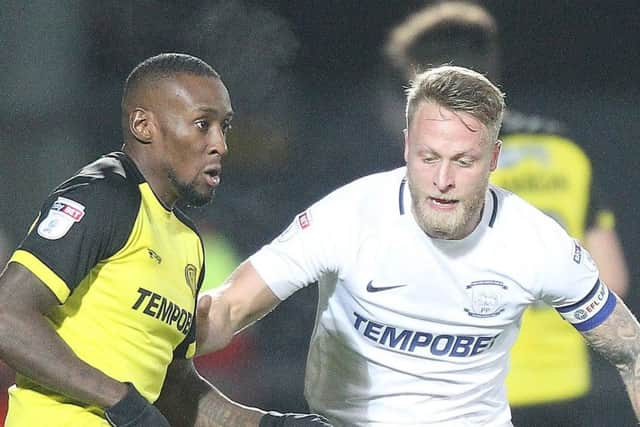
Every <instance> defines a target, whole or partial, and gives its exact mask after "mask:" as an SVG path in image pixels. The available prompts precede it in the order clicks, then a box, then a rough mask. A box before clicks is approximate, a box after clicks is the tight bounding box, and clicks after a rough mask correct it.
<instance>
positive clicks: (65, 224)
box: [38, 197, 85, 240]
mask: <svg viewBox="0 0 640 427" xmlns="http://www.w3.org/2000/svg"><path fill="white" fill-rule="evenodd" d="M84 209H85V208H84V205H82V204H80V203H78V202H76V201H73V200H71V199H67V198H66V197H58V199H57V200H56V201H55V202H54V203H53V204H52V205H51V208H50V209H49V213H48V214H47V217H46V218H45V219H43V220H42V222H41V223H40V225H39V226H38V235H40V236H41V237H43V238H45V239H48V240H57V239H59V238H61V237H63V236H64V235H65V234H67V233H68V232H69V230H70V229H71V227H72V226H73V224H75V223H76V222H80V220H81V219H82V218H83V217H84Z"/></svg>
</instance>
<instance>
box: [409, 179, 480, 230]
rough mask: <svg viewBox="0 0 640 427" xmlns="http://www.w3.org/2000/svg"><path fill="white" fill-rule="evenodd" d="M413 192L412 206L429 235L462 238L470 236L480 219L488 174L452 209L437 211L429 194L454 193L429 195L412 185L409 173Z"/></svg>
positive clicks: (416, 217) (449, 196) (444, 196)
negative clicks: (430, 201)
mask: <svg viewBox="0 0 640 427" xmlns="http://www.w3.org/2000/svg"><path fill="white" fill-rule="evenodd" d="M407 179H408V185H409V192H410V193H411V200H412V202H411V209H412V212H413V215H414V217H415V220H416V222H417V223H418V225H419V226H420V228H421V229H422V231H424V232H425V233H426V234H427V235H429V236H430V237H433V238H435V239H444V240H460V239H463V238H465V237H466V236H467V235H469V234H470V233H471V232H472V231H473V229H474V228H475V226H476V225H477V224H478V222H479V220H480V216H481V214H482V208H483V207H484V199H485V194H486V190H487V187H488V185H489V176H488V175H487V176H486V177H485V178H484V179H483V180H482V181H480V182H479V183H478V186H477V188H476V189H475V190H474V191H473V193H471V194H470V196H469V197H468V198H465V199H463V200H459V201H458V203H457V206H456V207H455V209H454V210H453V211H447V212H443V211H438V210H435V209H433V208H431V207H430V206H429V200H428V199H429V197H437V198H445V199H446V198H454V197H452V196H451V195H441V194H426V193H424V192H422V191H420V190H419V189H418V188H417V187H416V186H414V185H411V181H412V180H411V175H410V174H409V175H408V176H407Z"/></svg>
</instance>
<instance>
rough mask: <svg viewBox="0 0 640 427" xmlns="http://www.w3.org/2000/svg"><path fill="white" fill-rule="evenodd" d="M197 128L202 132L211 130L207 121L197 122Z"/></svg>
mask: <svg viewBox="0 0 640 427" xmlns="http://www.w3.org/2000/svg"><path fill="white" fill-rule="evenodd" d="M196 126H197V127H198V128H199V129H200V130H203V131H207V130H209V120H206V119H200V120H196Z"/></svg>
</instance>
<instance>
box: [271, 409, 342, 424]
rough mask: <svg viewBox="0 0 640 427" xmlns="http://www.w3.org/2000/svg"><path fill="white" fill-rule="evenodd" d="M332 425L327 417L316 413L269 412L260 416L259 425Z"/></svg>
mask: <svg viewBox="0 0 640 427" xmlns="http://www.w3.org/2000/svg"><path fill="white" fill-rule="evenodd" d="M313 426H321V427H332V426H331V424H330V423H329V420H327V419H326V418H325V417H323V416H320V415H315V414H281V413H279V412H273V411H272V412H267V413H266V414H264V415H263V417H262V418H260V424H259V427H313Z"/></svg>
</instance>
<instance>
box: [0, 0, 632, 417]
mask: <svg viewBox="0 0 640 427" xmlns="http://www.w3.org/2000/svg"><path fill="white" fill-rule="evenodd" d="M424 3H425V2H424V1H412V0H407V1H391V0H387V1H383V0H370V1H344V0H343V1H339V0H325V1H308V0H307V1H305V0H298V1H284V0H281V1H276V0H264V1H251V0H243V1H240V0H224V1H183V2H169V1H160V0H140V1H135V2H126V3H125V2H120V1H57V2H51V1H43V0H34V1H29V2H21V1H16V0H4V1H2V5H1V7H0V47H1V48H2V49H1V52H3V59H2V61H1V62H0V90H1V94H2V96H1V97H0V124H1V126H0V184H2V189H1V190H0V191H1V193H0V194H1V195H2V202H1V203H0V260H2V258H3V254H2V252H3V249H2V248H3V246H4V248H5V249H4V252H5V254H4V257H5V259H6V256H8V254H7V252H10V251H11V250H12V249H13V248H14V247H15V246H16V245H17V244H18V243H19V240H20V239H21V238H22V236H23V235H24V233H25V232H26V230H27V228H28V227H29V225H30V223H31V222H32V221H33V219H34V217H35V215H36V213H37V211H38V207H39V203H40V202H41V201H42V200H43V199H44V197H45V196H46V195H47V193H48V192H49V191H50V190H51V189H52V188H53V187H54V186H55V185H56V184H58V183H59V182H60V181H61V180H63V179H64V178H66V177H68V176H70V175H71V174H72V173H73V172H74V171H75V170H76V169H78V168H79V167H81V166H82V165H83V164H85V163H86V162H88V161H91V160H93V159H94V158H95V157H97V156H99V155H101V154H104V153H107V152H109V151H114V150H117V149H119V147H120V145H121V136H120V129H119V126H120V124H119V120H120V117H119V103H120V91H121V87H122V83H123V81H124V79H125V78H126V75H127V74H128V72H129V71H130V70H131V68H132V67H133V66H135V65H136V64H137V63H138V62H140V61H141V60H143V59H144V58H146V57H148V56H151V55H153V54H156V53H159V52H166V51H179V52H186V53H191V54H194V55H197V56H200V57H202V58H203V59H205V60H206V61H207V62H209V63H210V64H212V65H213V66H214V68H216V69H217V70H218V71H219V72H220V73H221V74H222V77H223V80H224V81H225V83H226V85H227V87H228V88H229V90H230V92H231V96H232V102H233V104H234V109H235V110H236V117H235V119H234V123H233V130H232V131H231V134H230V136H229V140H228V142H229V146H230V155H229V157H228V158H227V161H226V163H225V166H224V168H225V169H224V175H223V183H222V186H221V187H220V189H219V190H218V195H217V196H216V199H215V201H214V203H213V205H211V206H209V207H206V208H204V209H200V210H199V211H193V212H190V214H191V215H192V216H194V217H195V218H196V220H197V221H198V222H199V223H200V224H201V226H202V227H203V229H205V230H207V232H210V233H213V234H215V235H216V236H218V237H219V238H221V239H224V240H225V242H226V243H227V246H225V248H227V249H225V250H229V251H233V252H234V254H235V256H236V258H235V259H241V258H244V257H245V256H247V255H249V254H250V253H252V252H253V251H255V250H256V249H258V248H259V247H260V246H261V245H262V244H264V243H266V242H267V241H268V240H270V239H272V238H273V237H275V235H276V234H277V233H278V232H279V231H280V230H281V229H282V228H284V227H285V226H286V225H287V224H288V222H289V221H290V220H291V219H292V217H293V215H294V214H295V213H297V212H298V211H300V210H302V209H304V208H305V207H306V206H307V205H308V204H310V203H311V202H313V201H315V200H316V199H318V198H320V197H321V196H322V195H324V194H325V193H327V192H328V191H330V190H331V189H333V188H335V187H336V186H338V185H341V184H343V183H346V182H347V181H349V180H351V179H353V178H355V177H358V176H361V175H364V174H367V173H370V172H373V171H377V170H382V169H386V168H391V167H395V166H399V165H401V164H402V148H401V147H402V145H401V144H402V135H401V130H402V111H393V110H392V109H390V108H388V107H386V106H385V96H386V95H385V93H387V92H388V91H389V90H390V89H391V90H392V91H395V92H396V93H398V94H401V93H402V90H403V88H402V85H403V82H402V80H401V79H400V78H399V77H398V76H396V75H392V73H391V71H390V70H389V69H388V68H387V67H385V66H384V65H383V64H382V56H381V50H380V49H381V44H382V42H383V41H384V39H385V36H386V34H387V31H388V30H389V29H390V27H391V26H392V25H394V24H396V23H398V22H400V21H401V20H402V19H403V18H404V17H405V16H406V15H407V14H408V13H410V12H411V11H413V10H415V9H416V8H417V7H419V6H421V5H423V4H424ZM479 3H481V4H483V5H485V6H487V8H488V9H489V10H490V11H491V12H492V13H493V14H494V16H495V17H496V19H497V21H498V24H499V27H500V32H501V35H502V45H503V58H502V59H503V65H504V69H505V71H504V74H503V78H502V82H501V87H502V89H503V90H504V91H505V92H506V93H507V101H508V103H509V104H510V105H511V106H512V107H514V108H516V109H518V110H520V111H524V112H536V113H543V114H545V115H549V116H552V117H555V118H557V119H560V120H563V121H565V122H566V123H567V124H568V125H569V126H570V128H571V129H572V130H573V134H574V136H575V137H576V139H577V140H578V141H579V142H580V144H581V145H582V146H583V147H584V148H585V150H586V151H587V153H588V154H589V155H590V156H591V159H592V160H593V167H594V171H595V175H596V178H597V179H598V181H599V183H600V187H601V188H602V189H603V190H604V192H605V193H606V194H607V197H608V199H609V201H610V202H611V204H612V206H613V207H614V208H615V210H616V214H617V227H618V230H619V233H620V235H621V239H622V243H623V246H624V249H625V252H626V255H627V260H628V262H629V267H630V277H631V291H630V295H629V296H628V298H627V302H628V303H629V305H630V306H631V309H632V310H633V311H634V312H635V313H636V314H640V301H639V297H640V292H639V289H638V288H639V287H640V284H639V283H638V281H637V278H638V276H639V273H640V271H639V268H640V267H639V266H638V264H637V263H636V262H635V260H637V259H638V257H639V256H640V253H639V252H640V244H638V242H637V240H636V236H638V235H639V234H640V229H639V227H638V225H637V224H638V222H637V215H638V214H637V212H638V209H639V208H640V198H639V197H638V196H637V189H638V188H640V174H639V173H638V172H637V170H636V168H635V162H636V161H637V159H638V158H639V157H640V145H639V144H638V143H637V139H638V137H639V136H640V108H639V107H638V105H637V99H639V97H640V84H639V83H638V75H639V72H640V52H639V50H640V48H639V47H638V46H639V43H638V40H639V39H640V3H638V1H637V0H626V1H622V0H620V1H612V2H601V1H578V0H574V1H569V0H565V1H562V0H536V1H533V0H531V1H527V0H525V1H498V0H495V1H485V2H479ZM567 167H571V165H568V166H567ZM2 235H3V236H4V237H2ZM314 298H315V289H314V288H313V287H311V288H309V289H306V290H304V291H302V292H300V293H299V294H297V295H295V296H294V297H292V298H291V299H290V300H288V301H287V302H285V303H284V304H283V305H282V306H281V307H280V308H279V309H278V310H277V311H276V312H275V313H273V314H272V315H270V316H269V318H267V320H266V321H263V322H262V323H261V324H260V325H257V326H256V327H254V328H253V329H252V330H250V331H249V332H248V333H246V334H245V336H244V337H241V338H240V339H239V341H241V342H239V343H236V344H235V346H234V347H233V348H232V349H231V350H229V351H227V352H226V353H225V354H224V355H218V356H211V357H208V358H205V359H202V360H199V361H198V363H199V364H200V365H201V369H202V371H203V372H204V373H205V375H207V376H208V377H209V378H211V379H212V380H213V381H215V382H216V383H217V384H218V385H220V387H221V388H222V389H223V390H224V391H225V392H226V393H228V394H229V395H231V396H232V397H234V398H236V399H238V400H240V401H242V402H245V403H249V404H259V405H262V406H269V407H271V408H276V409H282V410H285V409H287V410H294V409H297V410H302V409H304V405H305V403H304V400H303V397H302V378H303V371H304V362H305V356H306V347H307V343H308V337H309V332H310V330H311V326H312V322H313V316H314ZM2 372H3V374H2V382H3V385H2V388H3V389H4V388H6V387H5V385H8V384H10V383H11V381H12V380H11V372H10V371H9V370H8V369H6V367H5V368H3V369H2Z"/></svg>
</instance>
